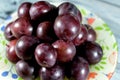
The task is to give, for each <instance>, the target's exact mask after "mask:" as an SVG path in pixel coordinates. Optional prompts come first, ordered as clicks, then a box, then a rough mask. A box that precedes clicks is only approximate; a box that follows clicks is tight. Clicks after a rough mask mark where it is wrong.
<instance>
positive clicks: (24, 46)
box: [15, 36, 39, 60]
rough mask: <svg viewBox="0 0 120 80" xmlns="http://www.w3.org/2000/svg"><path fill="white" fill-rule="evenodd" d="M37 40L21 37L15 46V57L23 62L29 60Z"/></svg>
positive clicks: (32, 37) (30, 37)
mask: <svg viewBox="0 0 120 80" xmlns="http://www.w3.org/2000/svg"><path fill="white" fill-rule="evenodd" d="M38 43H39V40H38V39H37V38H36V37H34V36H22V37H21V38H20V39H19V40H18V41H17V44H16V47H15V51H16V54H17V56H18V57H19V58H20V59H23V60H30V59H32V57H33V56H34V50H35V48H36V46H37V44H38Z"/></svg>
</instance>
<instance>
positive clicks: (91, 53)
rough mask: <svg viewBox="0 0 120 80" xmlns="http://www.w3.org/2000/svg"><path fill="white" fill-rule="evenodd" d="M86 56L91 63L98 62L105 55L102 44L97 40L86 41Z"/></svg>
mask: <svg viewBox="0 0 120 80" xmlns="http://www.w3.org/2000/svg"><path fill="white" fill-rule="evenodd" d="M84 52H85V58H86V59H87V61H88V62H89V64H97V63H98V62H100V60H101V58H102V56H103V50H102V48H101V46H100V45H99V44H98V43H96V42H86V43H85V45H84Z"/></svg>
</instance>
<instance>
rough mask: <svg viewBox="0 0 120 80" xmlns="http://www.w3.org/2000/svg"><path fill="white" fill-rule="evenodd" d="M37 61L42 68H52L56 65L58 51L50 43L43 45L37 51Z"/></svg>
mask: <svg viewBox="0 0 120 80" xmlns="http://www.w3.org/2000/svg"><path fill="white" fill-rule="evenodd" d="M34 54H35V59H36V61H37V62H38V64H39V65H40V66H43V67H52V66H54V65H55V63H56V59H57V53H56V50H55V49H54V48H53V47H52V46H51V45H50V44H48V43H41V44H39V45H38V46H37V47H36V49H35V53H34Z"/></svg>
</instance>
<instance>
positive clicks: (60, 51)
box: [52, 40, 76, 62]
mask: <svg viewBox="0 0 120 80" xmlns="http://www.w3.org/2000/svg"><path fill="white" fill-rule="evenodd" d="M52 45H53V47H54V48H55V49H56V51H57V60H58V61H60V62H69V61H71V60H72V59H73V57H74V56H75V54H76V48H75V46H74V45H73V43H71V42H65V41H63V40H57V41H55V42H54V43H53V44H52Z"/></svg>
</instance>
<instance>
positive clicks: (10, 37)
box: [4, 22, 15, 41]
mask: <svg viewBox="0 0 120 80" xmlns="http://www.w3.org/2000/svg"><path fill="white" fill-rule="evenodd" d="M13 23H14V22H10V23H9V24H8V25H7V26H6V27H5V31H4V35H5V38H6V39H7V40H8V41H11V40H13V39H15V37H14V35H13V34H12V32H11V26H12V24H13Z"/></svg>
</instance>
